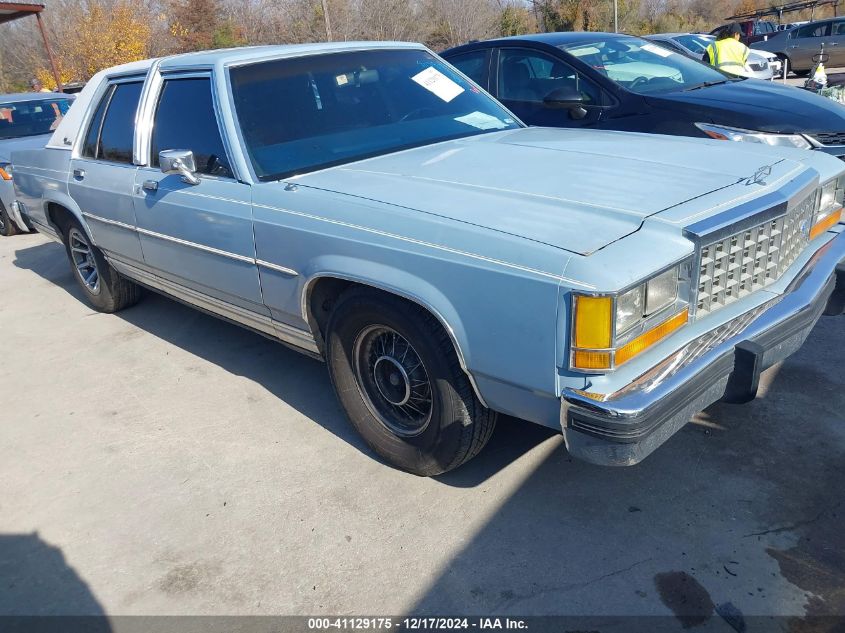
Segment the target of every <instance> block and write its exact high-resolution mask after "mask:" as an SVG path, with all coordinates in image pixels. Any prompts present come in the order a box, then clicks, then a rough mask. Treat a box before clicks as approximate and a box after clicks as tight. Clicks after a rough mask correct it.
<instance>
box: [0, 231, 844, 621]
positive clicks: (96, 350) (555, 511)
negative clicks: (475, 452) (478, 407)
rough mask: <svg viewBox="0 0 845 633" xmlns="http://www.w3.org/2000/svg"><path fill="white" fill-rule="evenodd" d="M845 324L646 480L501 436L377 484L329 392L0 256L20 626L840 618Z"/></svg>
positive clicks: (5, 522) (692, 430) (190, 324)
mask: <svg viewBox="0 0 845 633" xmlns="http://www.w3.org/2000/svg"><path fill="white" fill-rule="evenodd" d="M843 353H845V318H829V317H823V319H822V321H821V322H820V323H819V325H818V326H817V327H816V329H815V330H814V332H813V333H812V335H811V337H810V340H809V341H808V342H807V344H806V345H805V347H804V348H803V349H802V350H801V351H800V352H799V353H798V354H796V355H795V356H794V357H793V358H792V359H790V360H789V361H788V362H786V363H785V364H783V365H782V366H779V367H775V368H773V369H772V370H770V371H769V372H767V373H766V374H765V376H764V377H763V386H762V390H761V396H760V397H759V398H758V399H757V400H756V401H755V402H753V403H751V404H749V405H743V406H731V405H721V404H720V405H716V406H713V407H711V408H710V409H709V410H707V411H705V412H703V413H701V414H699V415H698V416H696V418H695V419H694V421H693V423H692V424H689V425H687V427H686V428H685V429H684V430H683V431H682V432H681V433H679V434H678V435H677V436H675V437H674V438H672V439H671V440H670V441H669V442H668V443H667V444H666V445H664V446H663V447H662V448H661V449H660V450H659V451H658V452H657V453H655V454H654V455H652V456H651V457H650V458H649V459H647V460H646V461H645V462H644V463H643V464H641V465H639V466H636V467H632V468H627V469H605V468H600V467H596V466H590V465H587V464H583V463H580V462H577V461H572V460H571V459H570V458H569V456H568V455H567V453H566V450H565V448H564V447H563V443H562V441H561V438H560V436H557V435H554V434H552V433H551V432H547V431H546V430H543V429H541V428H538V427H534V426H531V425H529V424H527V423H521V422H519V421H516V420H510V419H506V420H504V421H502V423H501V424H500V427H499V428H498V430H497V432H496V434H495V436H494V438H493V440H492V441H491V443H490V445H489V446H488V447H487V449H486V450H485V451H484V452H483V453H482V454H481V455H480V456H479V457H478V458H476V459H475V460H474V461H472V462H471V463H469V464H467V465H466V466H465V467H463V468H461V469H459V470H458V471H456V472H453V473H450V474H448V475H446V476H442V477H439V478H437V479H420V478H416V477H414V476H411V475H407V474H404V473H401V472H398V471H395V470H393V469H391V468H389V467H387V466H385V465H383V464H381V463H380V462H379V461H378V460H377V459H375V458H374V457H373V455H372V454H371V453H370V452H369V451H368V450H367V449H366V447H365V446H364V445H363V443H362V442H361V441H360V440H359V439H358V437H357V436H356V435H355V434H354V433H353V432H352V430H351V429H350V427H349V425H348V424H347V422H346V420H345V419H344V416H343V414H342V413H341V411H340V409H339V407H338V405H337V403H336V401H335V398H334V396H333V394H332V393H331V391H330V385H329V380H328V377H327V374H326V371H325V368H324V366H323V365H322V364H320V363H319V362H316V361H313V360H310V359H308V358H305V357H303V356H300V355H298V354H296V353H294V352H291V351H289V350H287V349H285V348H284V347H282V346H281V345H277V344H275V343H273V342H271V341H268V340H265V339H263V338H261V337H259V336H257V335H254V334H252V333H249V332H246V331H244V330H241V329H239V328H237V327H236V326H233V325H229V324H227V323H224V322H222V321H219V320H216V319H214V318H212V317H209V316H206V315H204V314H201V313H199V312H196V311H194V310H192V309H190V308H187V307H184V306H182V305H180V304H178V303H175V302H173V301H170V300H168V299H165V298H162V297H159V296H157V295H153V294H148V295H147V296H146V297H145V298H144V300H143V301H142V302H141V303H140V304H139V305H138V306H136V307H134V308H131V309H129V310H126V311H125V312H123V313H120V314H117V315H103V314H99V313H96V312H94V311H93V310H92V309H90V308H89V307H88V306H87V305H86V304H85V303H83V302H82V300H81V293H80V291H79V290H78V289H77V287H76V285H75V283H74V280H73V278H72V277H71V274H70V271H69V268H68V264H67V261H66V258H65V254H64V251H63V249H62V247H61V246H59V245H57V244H55V243H52V242H48V241H47V240H46V239H45V238H43V237H41V236H39V235H25V236H19V237H15V238H2V239H0V359H2V360H0V385H2V387H0V393H2V396H3V400H2V404H0V407H1V408H0V490H2V494H0V588H2V589H0V614H10V613H17V614H67V613H108V614H309V615H321V614H371V615H378V614H392V615H396V614H404V613H414V614H426V613H439V614H458V613H463V614H488V613H493V614H520V615H538V614H589V615H614V614H616V615H639V614H654V615H665V616H670V617H674V616H678V617H677V618H676V619H673V620H670V621H672V622H675V623H676V624H677V628H678V629H680V628H681V627H682V626H693V625H697V624H704V625H707V626H709V627H711V628H712V629H713V630H724V631H730V630H732V629H730V628H729V626H728V623H727V620H725V619H723V618H721V617H720V616H719V615H717V613H716V609H717V607H719V608H720V609H721V611H722V612H724V611H725V607H724V605H726V604H730V605H731V606H732V608H734V609H735V610H736V613H739V614H741V617H743V616H744V617H748V616H751V615H772V614H777V615H785V616H802V615H805V614H808V613H809V614H839V615H843V614H845V590H843V587H845V530H842V528H841V526H842V516H843V513H845V505H843V503H845V487H843V485H842V481H843V477H845V378H843V367H845V364H843V361H842V357H843Z"/></svg>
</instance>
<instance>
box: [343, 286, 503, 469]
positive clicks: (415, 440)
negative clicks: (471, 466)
mask: <svg viewBox="0 0 845 633" xmlns="http://www.w3.org/2000/svg"><path fill="white" fill-rule="evenodd" d="M326 355H327V360H328V365H329V373H330V375H331V379H332V384H333V385H334V388H335V391H336V392H337V395H338V398H339V400H340V403H341V405H342V406H343V408H344V410H345V411H346V414H347V415H348V416H349V419H350V421H351V422H352V425H353V426H354V427H355V429H356V430H357V431H358V432H359V433H360V434H361V436H362V437H363V438H364V440H365V441H366V442H367V443H368V444H369V445H370V446H371V447H372V448H373V450H375V451H376V452H377V453H378V454H379V455H381V456H382V457H383V458H384V459H386V460H387V461H388V462H390V463H391V464H393V465H394V466H396V467H397V468H400V469H402V470H405V471H408V472H410V473H414V474H416V475H421V476H429V477H430V476H433V475H438V474H440V473H444V472H446V471H448V470H452V469H453V468H457V467H458V466H460V465H461V464H463V463H464V462H466V461H468V460H469V459H471V458H472V457H474V456H475V455H477V454H478V453H479V452H480V451H481V449H482V448H483V447H484V445H485V444H486V443H487V441H488V440H489V439H490V436H491V435H492V433H493V429H494V427H495V425H496V413H495V412H493V411H491V410H489V409H487V408H485V407H484V406H483V405H482V404H481V403H480V402H479V400H478V398H477V397H476V395H475V393H474V391H473V389H472V385H471V384H470V381H469V378H468V377H467V375H466V374H465V373H464V371H463V370H462V369H461V366H460V363H459V362H458V357H457V354H456V353H455V349H454V347H453V345H452V341H451V340H450V338H449V336H448V334H447V333H446V332H445V331H444V330H443V327H442V326H441V325H440V323H439V322H438V321H437V320H436V319H435V318H434V317H433V316H432V315H431V314H430V313H428V312H427V311H426V310H424V309H423V308H421V307H419V306H417V305H416V304H413V303H410V302H408V301H405V300H403V299H399V298H397V297H394V296H392V295H388V294H385V293H381V292H379V291H375V290H370V289H358V288H356V289H353V290H351V291H349V292H347V293H346V294H344V295H343V296H342V297H341V298H340V300H339V301H338V303H337V306H336V307H335V309H334V311H333V312H332V316H331V319H330V321H329V326H328V336H327V354H326Z"/></svg>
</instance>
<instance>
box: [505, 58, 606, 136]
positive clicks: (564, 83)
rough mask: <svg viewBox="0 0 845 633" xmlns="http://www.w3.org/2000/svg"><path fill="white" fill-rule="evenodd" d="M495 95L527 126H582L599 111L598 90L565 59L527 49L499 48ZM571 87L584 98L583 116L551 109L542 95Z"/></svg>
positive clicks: (594, 120) (592, 123)
mask: <svg viewBox="0 0 845 633" xmlns="http://www.w3.org/2000/svg"><path fill="white" fill-rule="evenodd" d="M495 65H496V73H495V81H494V84H495V85H494V93H493V94H494V96H496V97H497V98H498V99H499V101H501V102H502V103H504V104H505V106H507V108H508V109H509V110H511V112H513V113H514V114H516V115H517V116H518V117H519V118H520V119H522V120H523V121H525V122H526V123H528V124H529V125H548V126H555V127H584V126H589V125H594V124H595V123H596V122H597V121H598V120H599V118H600V117H601V113H602V105H603V100H604V95H603V93H602V91H601V89H600V88H599V87H598V86H596V84H594V83H593V82H592V81H590V80H589V79H587V78H585V77H584V76H583V75H582V74H581V73H580V72H578V71H576V70H575V69H574V68H572V66H570V65H569V64H567V63H566V62H565V61H563V60H561V59H559V58H557V57H553V56H552V55H550V54H548V53H545V52H543V51H539V50H534V49H530V48H501V49H499V50H498V55H497V59H496V62H495ZM564 87H574V88H576V89H577V90H578V91H579V92H580V93H581V95H582V97H583V98H584V108H585V109H586V111H587V114H586V116H584V117H583V118H578V117H577V116H574V115H573V114H572V113H571V112H570V111H569V110H567V109H561V108H550V107H548V106H546V105H545V104H544V103H543V98H544V97H545V96H546V95H548V94H549V93H551V92H552V91H554V90H556V89H558V88H564Z"/></svg>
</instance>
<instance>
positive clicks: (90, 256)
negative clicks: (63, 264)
mask: <svg viewBox="0 0 845 633" xmlns="http://www.w3.org/2000/svg"><path fill="white" fill-rule="evenodd" d="M65 248H66V250H67V256H68V259H69V260H70V266H71V269H72V271H73V276H74V278H75V279H76V281H77V283H79V285H80V287H81V288H82V291H83V292H84V293H85V298H86V299H88V302H89V303H90V304H91V305H92V306H94V308H96V309H97V310H99V311H100V312H117V311H118V310H122V309H123V308H128V307H129V306H131V305H134V304H136V303H137V302H138V300H139V299H140V298H141V288H140V286H138V285H137V284H134V283H132V282H131V281H129V280H128V279H126V278H124V277H121V275H120V273H118V272H117V271H116V270H115V269H114V268H112V266H111V264H109V263H108V262H107V261H106V258H105V257H103V254H102V253H101V252H100V250H99V249H98V248H97V247H96V246H94V245H93V244H91V240H90V239H89V238H88V235H87V234H86V233H85V231H84V230H83V229H82V227H81V226H80V225H79V224H78V223H77V222H76V221H71V223H70V225H69V226H68V228H67V231H66V233H65Z"/></svg>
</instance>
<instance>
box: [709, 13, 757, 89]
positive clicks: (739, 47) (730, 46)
mask: <svg viewBox="0 0 845 633" xmlns="http://www.w3.org/2000/svg"><path fill="white" fill-rule="evenodd" d="M741 36H742V29H741V28H740V26H739V24H736V23H734V24H731V25H730V26H729V27H727V28H725V29H724V30H723V31H722V32H721V33H720V34H719V38H718V39H717V40H716V41H715V42H713V43H712V44H711V45H710V46H708V47H707V52H706V53H705V58H706V61H707V62H708V63H709V64H710V65H711V66H715V67H716V68H718V69H719V70H723V71H724V72H726V73H730V74H732V75H738V76H740V77H743V76H745V75H746V71H745V64H746V62H747V61H748V47H747V46H746V45H745V44H743V43H742V42H740V41H739V38H740V37H741Z"/></svg>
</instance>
